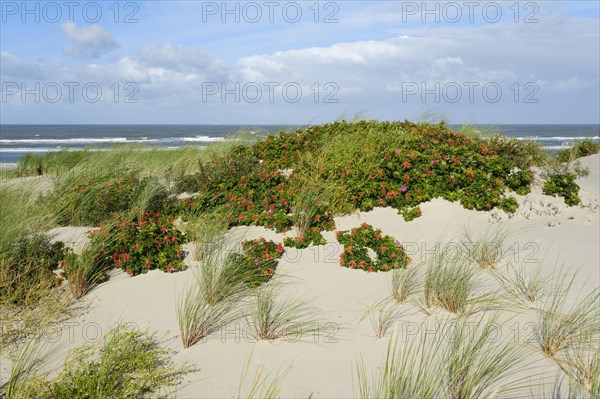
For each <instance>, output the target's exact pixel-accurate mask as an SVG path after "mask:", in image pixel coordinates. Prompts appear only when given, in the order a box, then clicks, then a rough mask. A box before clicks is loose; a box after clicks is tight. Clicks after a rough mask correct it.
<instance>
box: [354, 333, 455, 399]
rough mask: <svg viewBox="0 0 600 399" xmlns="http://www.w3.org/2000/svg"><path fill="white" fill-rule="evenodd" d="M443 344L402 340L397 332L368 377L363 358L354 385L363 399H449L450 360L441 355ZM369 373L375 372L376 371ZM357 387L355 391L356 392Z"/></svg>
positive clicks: (422, 339) (424, 339)
mask: <svg viewBox="0 0 600 399" xmlns="http://www.w3.org/2000/svg"><path fill="white" fill-rule="evenodd" d="M442 348H443V345H442V340H440V339H435V338H432V337H431V335H425V336H424V337H420V336H416V335H410V336H408V337H401V336H399V335H398V331H397V330H396V331H394V333H393V334H392V336H391V337H390V338H389V341H388V344H387V350H386V352H385V356H384V358H383V360H382V362H381V364H380V366H379V367H378V368H377V369H378V370H379V371H378V372H375V371H373V372H372V373H369V372H368V371H367V370H368V368H367V365H366V364H365V361H364V359H363V358H362V357H359V359H358V361H357V365H356V379H355V383H356V385H357V386H358V394H359V397H360V398H362V399H371V398H381V399H392V398H422V399H440V398H445V397H447V393H448V386H447V381H446V365H447V360H446V359H444V356H443V354H442V350H441V349H442ZM369 369H370V370H375V368H374V367H373V368H372V369H371V368H369ZM356 385H355V390H356Z"/></svg>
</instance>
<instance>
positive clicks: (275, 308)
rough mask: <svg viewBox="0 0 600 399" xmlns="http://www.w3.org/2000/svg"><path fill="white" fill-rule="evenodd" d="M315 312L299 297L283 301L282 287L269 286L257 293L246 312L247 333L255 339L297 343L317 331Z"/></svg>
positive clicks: (257, 290)
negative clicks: (283, 340) (281, 339)
mask: <svg viewBox="0 0 600 399" xmlns="http://www.w3.org/2000/svg"><path fill="white" fill-rule="evenodd" d="M314 315H315V310H314V309H311V308H310V307H308V305H307V303H306V302H305V301H303V300H301V299H299V298H282V297H281V288H280V287H279V286H278V285H277V284H274V283H268V284H265V285H263V286H261V287H258V288H256V289H255V290H254V297H253V298H252V299H251V301H250V304H249V309H248V311H247V313H246V325H247V332H248V334H249V335H250V336H251V337H253V338H254V339H256V340H267V341H272V340H276V339H279V338H283V339H285V340H290V341H298V340H301V339H303V338H306V337H307V336H309V335H311V334H312V333H313V332H314V331H315V330H316V329H317V328H318V322H317V320H316V319H315V316H314Z"/></svg>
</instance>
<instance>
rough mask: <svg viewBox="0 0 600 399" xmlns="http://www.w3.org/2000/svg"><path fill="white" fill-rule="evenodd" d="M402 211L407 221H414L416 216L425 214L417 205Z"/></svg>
mask: <svg viewBox="0 0 600 399" xmlns="http://www.w3.org/2000/svg"><path fill="white" fill-rule="evenodd" d="M400 213H401V214H402V217H403V218H404V220H405V221H407V222H410V221H413V220H415V219H416V218H418V217H421V215H422V214H423V212H422V211H421V208H420V207H418V206H415V207H414V208H406V209H402V210H401V211H400Z"/></svg>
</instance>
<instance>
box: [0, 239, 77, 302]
mask: <svg viewBox="0 0 600 399" xmlns="http://www.w3.org/2000/svg"><path fill="white" fill-rule="evenodd" d="M65 252H66V250H65V248H64V244H63V243H62V242H56V243H51V242H50V240H49V238H48V237H47V236H46V235H45V234H41V233H34V234H24V235H22V236H21V237H19V238H18V239H16V241H14V242H13V246H12V248H10V249H8V250H7V251H6V252H5V253H4V254H3V256H1V257H0V303H12V304H16V305H27V306H29V305H34V304H36V303H37V302H38V301H39V300H40V299H41V298H43V297H44V296H45V295H46V294H47V292H48V290H50V289H52V288H54V287H56V286H57V285H59V284H60V279H58V278H57V275H56V274H55V273H54V272H53V271H54V270H55V269H56V268H58V266H59V261H60V260H61V259H63V257H64V254H65Z"/></svg>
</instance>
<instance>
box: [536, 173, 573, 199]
mask: <svg viewBox="0 0 600 399" xmlns="http://www.w3.org/2000/svg"><path fill="white" fill-rule="evenodd" d="M543 193H544V194H546V195H558V196H561V197H563V198H564V199H565V204H567V205H569V206H574V205H577V204H579V203H580V202H581V199H580V198H579V185H578V184H577V183H576V182H575V175H574V174H573V173H558V174H553V175H550V176H548V179H547V180H546V183H545V184H544V188H543Z"/></svg>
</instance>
